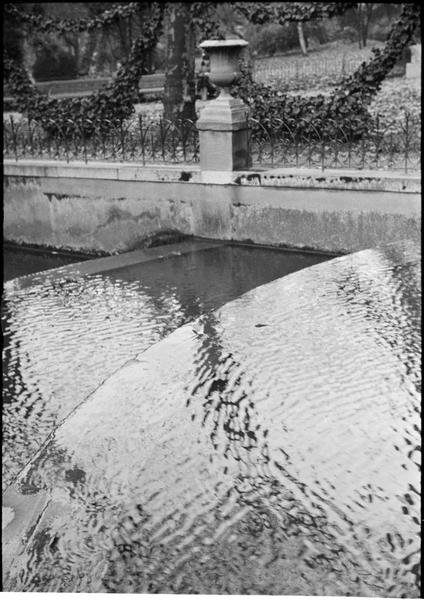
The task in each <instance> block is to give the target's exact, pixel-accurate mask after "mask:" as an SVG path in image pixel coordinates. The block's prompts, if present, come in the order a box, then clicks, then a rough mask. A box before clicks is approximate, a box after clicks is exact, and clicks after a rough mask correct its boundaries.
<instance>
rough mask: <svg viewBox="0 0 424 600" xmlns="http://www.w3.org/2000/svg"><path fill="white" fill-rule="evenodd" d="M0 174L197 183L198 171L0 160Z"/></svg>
mask: <svg viewBox="0 0 424 600" xmlns="http://www.w3.org/2000/svg"><path fill="white" fill-rule="evenodd" d="M3 174H4V175H9V176H17V177H75V178H84V179H86V178H90V179H113V180H115V181H184V182H190V181H200V167H199V165H196V164H189V163H186V164H178V165H163V166H162V165H152V164H146V165H142V164H140V163H112V162H100V161H99V162H89V163H87V164H86V163H85V162H83V161H76V160H75V161H72V162H69V163H67V162H66V161H56V160H36V159H34V160H32V159H24V160H19V161H15V160H13V159H7V158H6V159H4V161H3Z"/></svg>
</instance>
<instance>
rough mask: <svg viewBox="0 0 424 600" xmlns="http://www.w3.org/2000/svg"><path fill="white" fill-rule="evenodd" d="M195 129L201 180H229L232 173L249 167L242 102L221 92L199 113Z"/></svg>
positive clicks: (246, 133) (244, 107)
mask: <svg viewBox="0 0 424 600" xmlns="http://www.w3.org/2000/svg"><path fill="white" fill-rule="evenodd" d="M197 128H198V129H199V135H200V169H201V171H202V174H203V173H204V174H205V176H204V177H203V176H202V180H203V181H205V179H207V180H211V179H216V180H217V181H223V180H224V179H228V180H231V177H230V175H231V172H232V171H239V170H243V169H246V168H248V167H249V166H250V157H249V152H248V125H247V107H246V106H245V104H244V103H243V102H242V101H241V100H239V99H238V98H233V97H232V96H230V95H229V94H223V93H221V95H220V96H219V97H218V98H217V99H216V100H211V102H209V103H208V105H207V106H206V107H205V108H204V109H203V110H202V112H201V113H200V118H199V120H198V121H197ZM213 172H214V173H213ZM225 173H227V176H225V175H224V174H225Z"/></svg>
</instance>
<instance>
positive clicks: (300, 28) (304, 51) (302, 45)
mask: <svg viewBox="0 0 424 600" xmlns="http://www.w3.org/2000/svg"><path fill="white" fill-rule="evenodd" d="M297 34H298V36H299V44H300V49H301V51H302V54H303V56H308V51H307V49H306V42H305V36H304V35H303V24H302V23H301V22H300V21H299V22H298V24H297Z"/></svg>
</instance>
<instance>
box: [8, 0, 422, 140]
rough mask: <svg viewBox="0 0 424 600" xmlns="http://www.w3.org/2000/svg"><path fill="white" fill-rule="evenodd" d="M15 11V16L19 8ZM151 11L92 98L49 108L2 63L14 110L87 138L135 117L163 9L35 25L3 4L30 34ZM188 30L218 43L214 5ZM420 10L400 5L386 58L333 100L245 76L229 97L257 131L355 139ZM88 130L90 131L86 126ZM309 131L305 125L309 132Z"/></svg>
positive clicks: (336, 8)
mask: <svg viewBox="0 0 424 600" xmlns="http://www.w3.org/2000/svg"><path fill="white" fill-rule="evenodd" d="M355 5H356V3H336V2H333V3H323V2H315V3H304V2H300V3H271V2H261V3H256V2H253V3H252V2H240V3H234V7H235V8H237V10H239V11H240V12H241V13H242V14H244V15H245V16H247V18H249V19H250V20H251V21H252V22H254V23H269V22H271V23H279V24H280V25H286V24H287V23H292V22H306V21H308V20H310V19H313V18H314V19H317V18H321V19H322V18H325V17H331V16H334V15H341V14H344V13H345V12H346V11H347V10H348V9H349V8H352V7H353V6H355ZM18 6H19V8H17V7H18ZM147 6H148V7H153V14H151V15H149V18H146V19H145V22H144V27H143V31H142V32H141V35H140V37H139V39H138V40H137V41H136V42H135V43H134V45H133V48H132V52H131V55H130V58H129V59H128V60H127V62H126V63H125V64H124V65H123V66H122V67H121V69H120V70H119V71H118V75H117V77H116V80H115V81H114V82H113V83H112V84H110V85H109V86H107V87H106V88H105V89H104V90H101V91H100V92H98V93H97V94H93V96H91V97H89V98H83V99H81V98H78V99H72V100H71V99H66V100H61V101H59V100H54V99H46V98H45V97H43V96H41V94H40V93H38V92H37V91H36V90H35V89H34V86H32V84H31V82H30V80H29V78H28V75H27V74H26V72H25V70H24V69H23V68H22V67H19V66H17V64H16V62H15V61H13V60H12V59H11V57H10V56H9V57H6V61H5V71H6V77H7V79H8V83H9V86H10V88H11V93H12V94H13V95H15V96H17V97H18V102H19V105H18V108H19V110H21V111H23V112H25V113H27V114H28V116H29V117H30V118H32V119H36V120H38V121H39V122H40V123H42V125H43V126H44V127H46V128H47V129H48V128H49V127H50V128H54V125H52V123H53V122H55V123H57V122H58V120H60V118H61V119H62V121H63V123H64V127H65V128H67V127H68V128H69V129H71V128H72V127H73V126H74V125H73V124H77V125H78V126H83V127H84V128H85V133H86V134H90V132H91V130H94V129H95V127H96V126H95V125H93V126H91V125H90V123H93V124H95V123H100V124H101V125H100V126H101V127H108V126H109V124H110V123H113V124H119V123H122V121H123V120H125V119H127V118H128V117H129V116H130V115H131V114H132V112H133V110H134V109H133V103H134V101H135V100H136V93H137V87H138V81H139V78H140V76H141V75H142V74H143V72H145V64H144V63H145V56H146V52H147V51H151V50H152V48H154V46H155V45H156V43H157V40H158V36H159V34H160V32H161V31H162V23H163V14H164V6H163V4H162V3H138V2H136V3H129V4H126V5H121V4H119V5H117V6H116V7H115V8H114V9H113V10H110V11H104V12H103V13H101V14H100V15H99V16H97V17H94V18H92V19H85V20H80V21H72V20H69V19H68V20H66V19H61V20H60V19H59V20H58V19H49V20H47V21H45V20H40V19H39V18H38V16H37V15H31V14H28V15H27V16H25V15H24V11H22V10H21V8H20V5H15V4H8V5H6V11H7V13H8V15H9V16H10V17H13V18H14V19H15V20H16V19H18V18H19V19H21V20H22V22H26V23H30V24H31V26H34V27H39V28H41V29H43V28H44V30H46V31H47V30H55V31H76V30H79V31H82V30H89V29H90V28H95V27H103V26H104V25H108V24H110V23H112V22H113V21H115V20H116V19H119V18H122V17H127V16H128V15H129V14H132V12H133V11H135V10H141V11H142V10H143V7H144V8H146V7H147ZM189 6H190V12H189V15H190V24H191V25H192V26H193V27H194V28H196V31H197V33H198V36H199V37H200V39H202V36H203V37H204V38H206V37H207V38H212V37H222V32H220V30H219V23H218V20H217V18H216V4H214V3H210V2H203V3H202V2H197V3H191V4H190V5H189ZM419 16H420V8H419V5H418V4H404V5H403V9H402V14H401V16H400V18H399V20H398V21H397V23H396V24H395V26H394V27H393V28H392V30H391V32H390V35H389V37H388V40H387V43H386V46H385V47H384V50H383V51H380V50H379V49H374V50H373V52H374V58H373V59H372V60H371V61H369V62H368V63H365V62H364V63H363V64H362V65H361V66H360V67H359V68H358V69H357V70H356V71H355V73H353V75H351V76H349V77H346V78H344V79H343V81H342V82H341V84H340V86H339V87H338V88H337V89H336V90H335V91H334V93H333V94H332V95H331V96H330V97H327V98H326V97H324V96H323V95H318V96H315V97H313V98H302V97H299V96H297V97H296V96H284V95H283V93H282V92H281V91H278V90H277V91H276V90H274V89H273V88H271V87H270V86H268V85H261V84H258V83H255V82H254V81H253V79H252V76H251V73H250V72H249V70H248V69H246V68H244V69H243V73H242V76H241V77H240V78H239V80H238V81H237V82H236V83H235V85H234V86H233V89H232V92H233V93H234V94H236V95H238V96H240V97H241V98H242V99H243V100H244V101H245V102H246V103H247V104H248V105H249V107H250V109H251V115H252V116H253V117H254V118H255V119H257V120H258V121H260V122H262V123H267V122H268V123H269V122H270V119H276V118H281V117H284V118H285V119H287V120H289V121H291V120H296V119H301V120H302V122H303V123H305V127H306V128H308V127H309V129H310V131H313V130H317V129H318V128H319V129H320V130H324V129H325V130H326V132H327V134H328V136H329V137H331V135H333V132H332V126H331V123H333V122H334V123H336V124H337V127H339V126H340V124H344V125H346V126H348V127H349V128H350V129H353V130H354V131H356V133H357V134H358V135H359V134H361V133H362V132H364V131H365V130H366V128H367V127H368V126H369V118H370V117H369V114H368V112H367V106H368V105H369V103H370V101H371V99H372V98H373V96H374V95H375V94H376V92H377V91H378V90H379V88H380V86H381V83H382V81H383V80H384V78H385V77H386V76H387V74H388V73H389V72H390V70H391V69H392V68H393V66H394V64H395V63H396V61H397V60H398V59H399V57H400V56H401V54H402V51H403V48H405V47H406V45H407V44H408V43H409V42H410V40H411V39H412V36H413V33H414V29H415V27H416V25H417V23H418V22H419ZM87 124H88V125H87ZM308 124H309V125H308Z"/></svg>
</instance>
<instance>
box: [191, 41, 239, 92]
mask: <svg viewBox="0 0 424 600" xmlns="http://www.w3.org/2000/svg"><path fill="white" fill-rule="evenodd" d="M245 46H247V42H246V41H245V40H239V39H235V40H211V41H206V42H202V43H201V44H200V48H202V50H205V51H206V52H207V54H208V56H209V60H210V73H209V79H210V80H211V81H212V83H214V84H215V85H217V86H218V87H219V88H221V90H222V91H221V95H223V96H227V95H228V96H229V95H230V86H231V84H232V83H233V81H234V80H235V78H236V77H237V75H238V63H239V60H240V54H241V51H242V50H243V48H244V47H245Z"/></svg>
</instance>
